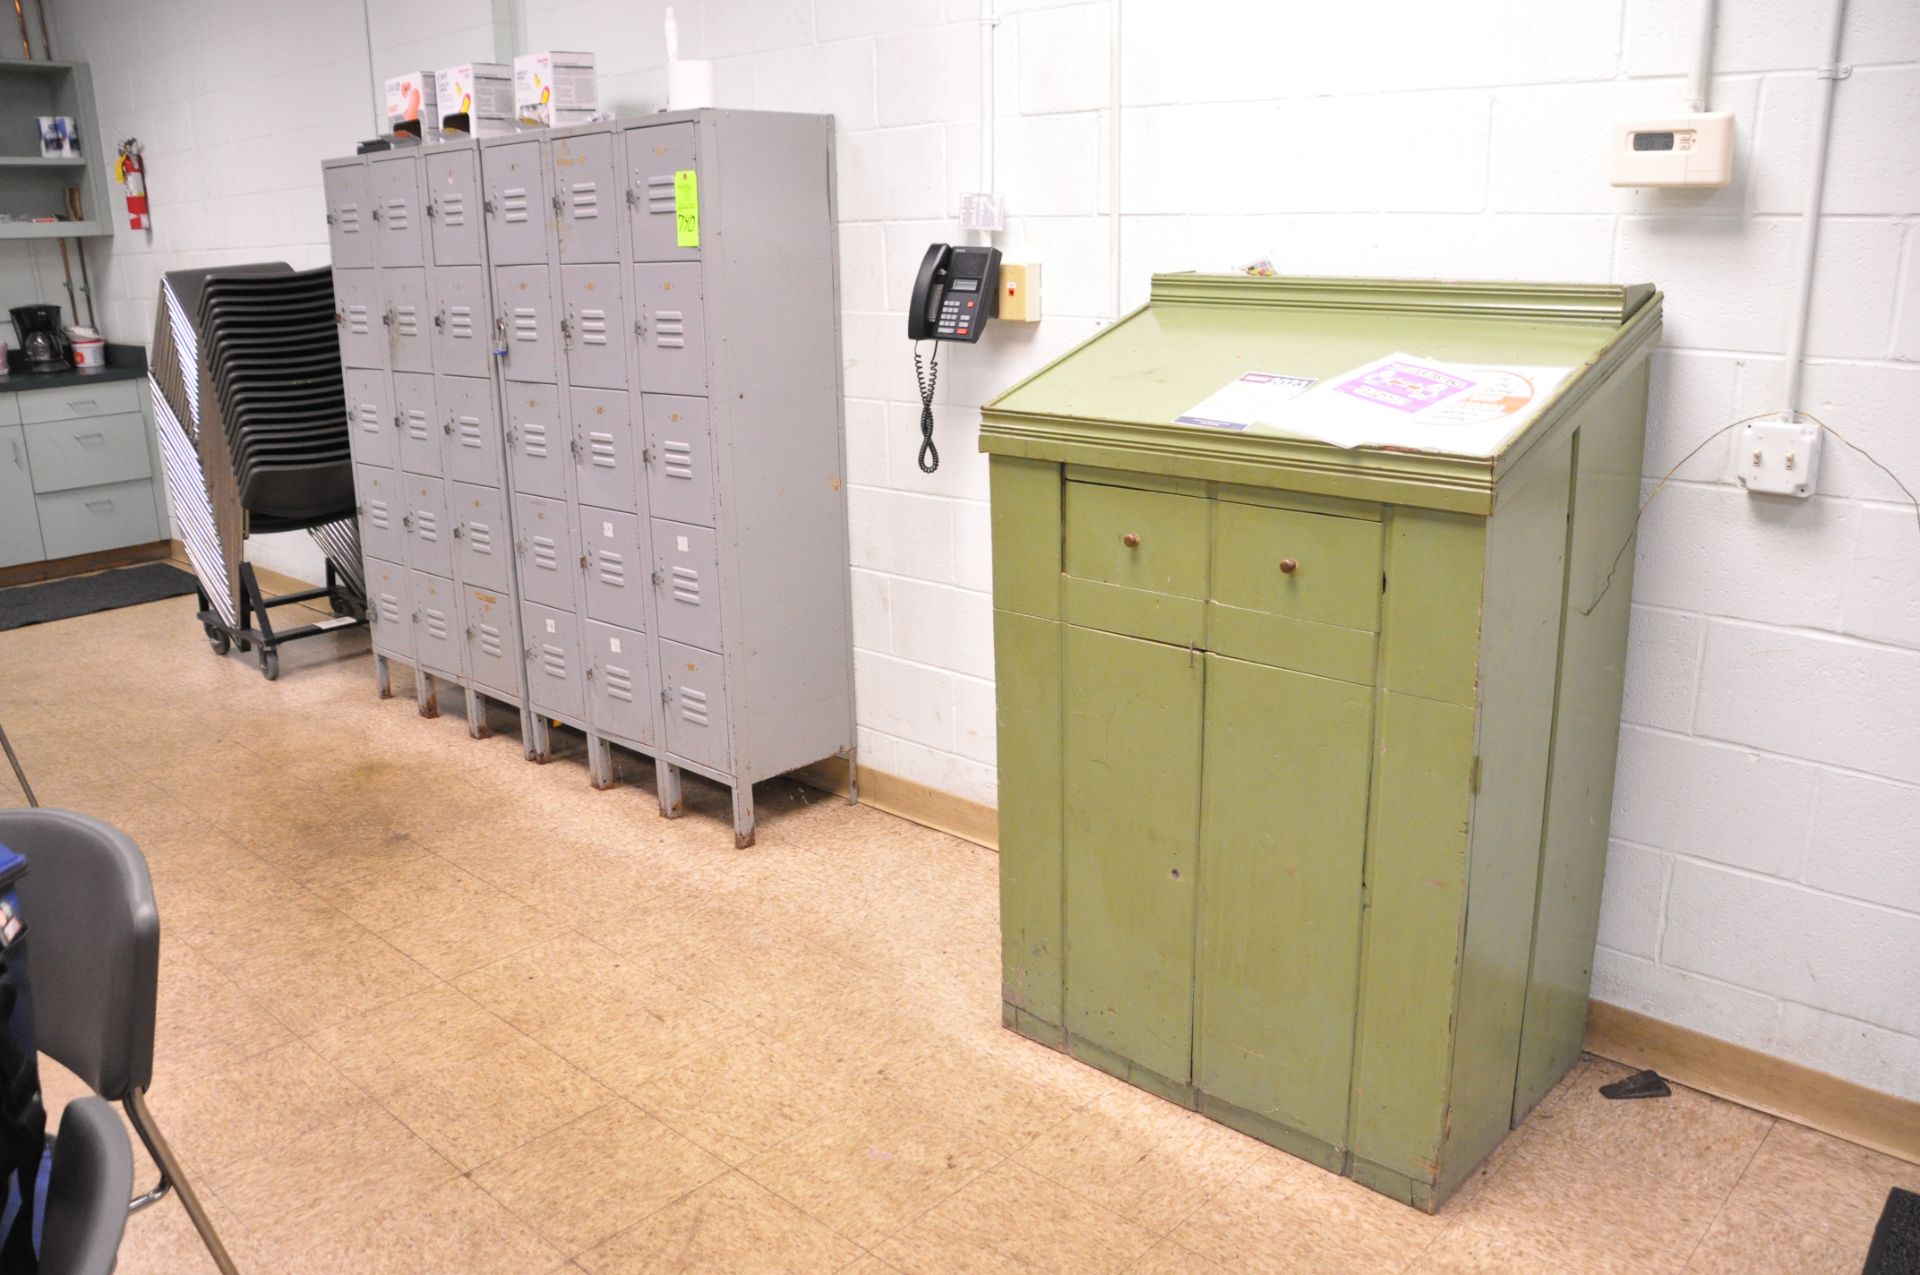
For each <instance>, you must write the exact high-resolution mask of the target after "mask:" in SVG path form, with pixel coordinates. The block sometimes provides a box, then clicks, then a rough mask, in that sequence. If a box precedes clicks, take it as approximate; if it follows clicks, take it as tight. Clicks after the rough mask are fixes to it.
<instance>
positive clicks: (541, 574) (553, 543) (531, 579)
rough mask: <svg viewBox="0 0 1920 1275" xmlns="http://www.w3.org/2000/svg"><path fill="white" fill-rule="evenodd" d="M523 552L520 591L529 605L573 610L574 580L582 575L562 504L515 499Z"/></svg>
mask: <svg viewBox="0 0 1920 1275" xmlns="http://www.w3.org/2000/svg"><path fill="white" fill-rule="evenodd" d="M513 508H514V513H515V514H516V515H517V521H518V523H519V525H518V527H516V528H515V533H514V534H515V535H516V536H518V538H519V548H520V590H521V592H522V593H524V594H525V595H526V598H527V601H529V602H538V603H541V604H542V605H545V606H550V607H557V608H559V609H560V610H563V611H571V610H573V579H574V577H575V576H577V575H579V574H580V563H579V560H578V558H576V557H575V555H574V550H573V529H572V527H571V526H570V525H569V522H568V519H567V505H566V502H565V501H562V500H549V499H547V498H546V497H544V496H528V495H524V494H523V495H520V496H517V497H515V498H514V504H513Z"/></svg>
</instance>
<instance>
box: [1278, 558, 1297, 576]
mask: <svg viewBox="0 0 1920 1275" xmlns="http://www.w3.org/2000/svg"><path fill="white" fill-rule="evenodd" d="M1299 569H1300V563H1299V561H1298V560H1297V559H1294V558H1282V559H1280V574H1281V575H1288V576H1290V575H1292V574H1293V573H1294V572H1296V571H1298V570H1299Z"/></svg>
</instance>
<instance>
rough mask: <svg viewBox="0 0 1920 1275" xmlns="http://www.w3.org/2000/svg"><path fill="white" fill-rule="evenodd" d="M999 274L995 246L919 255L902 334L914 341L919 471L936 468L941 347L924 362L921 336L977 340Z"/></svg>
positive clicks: (941, 247)
mask: <svg viewBox="0 0 1920 1275" xmlns="http://www.w3.org/2000/svg"><path fill="white" fill-rule="evenodd" d="M999 279H1000V250H999V249H998V248H977V247H969V246H966V245H962V246H960V247H957V248H956V247H954V246H953V245H952V244H944V243H937V244H933V245H931V246H930V247H928V249H927V255H926V256H924V257H922V258H921V259H920V273H919V275H918V276H917V277H916V278H915V279H914V281H913V298H912V300H910V301H909V302H908V303H907V337H908V339H909V340H911V341H913V342H914V351H913V376H914V379H915V380H916V381H918V382H919V384H920V472H921V473H925V474H931V473H932V472H933V471H934V470H936V469H938V468H940V451H939V449H938V448H936V447H935V446H934V445H933V390H934V386H935V385H936V384H937V383H938V381H939V379H940V347H939V346H938V345H935V346H934V347H933V354H932V355H931V357H929V358H928V359H927V361H926V362H925V363H924V364H923V363H922V362H921V360H920V349H919V343H920V342H921V341H928V340H931V341H936V342H938V341H965V342H967V343H968V344H969V345H971V344H972V343H973V342H975V341H978V340H979V339H980V334H981V332H983V331H985V330H986V326H987V320H988V319H990V318H992V317H993V309H994V303H995V301H996V300H997V293H996V289H997V288H998V287H999Z"/></svg>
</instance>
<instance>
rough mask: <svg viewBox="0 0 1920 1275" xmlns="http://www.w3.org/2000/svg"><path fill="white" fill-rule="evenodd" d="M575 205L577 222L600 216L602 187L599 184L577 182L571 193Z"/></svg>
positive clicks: (574, 211)
mask: <svg viewBox="0 0 1920 1275" xmlns="http://www.w3.org/2000/svg"><path fill="white" fill-rule="evenodd" d="M570 195H571V198H572V203H573V215H574V218H575V219H576V220H579V221H585V220H587V219H588V218H592V217H598V216H599V215H600V185H599V183H598V182H576V183H574V186H573V189H572V191H571V192H570Z"/></svg>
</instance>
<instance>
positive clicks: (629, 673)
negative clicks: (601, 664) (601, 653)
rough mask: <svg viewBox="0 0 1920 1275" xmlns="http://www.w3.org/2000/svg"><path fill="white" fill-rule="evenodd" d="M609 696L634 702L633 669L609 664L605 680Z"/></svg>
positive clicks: (625, 701) (626, 701)
mask: <svg viewBox="0 0 1920 1275" xmlns="http://www.w3.org/2000/svg"><path fill="white" fill-rule="evenodd" d="M605 685H606V688H607V698H608V699H617V700H621V701H623V702H624V703H628V704H631V703H633V670H632V669H624V668H621V667H620V666H619V665H618V664H609V665H607V676H606V682H605Z"/></svg>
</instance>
